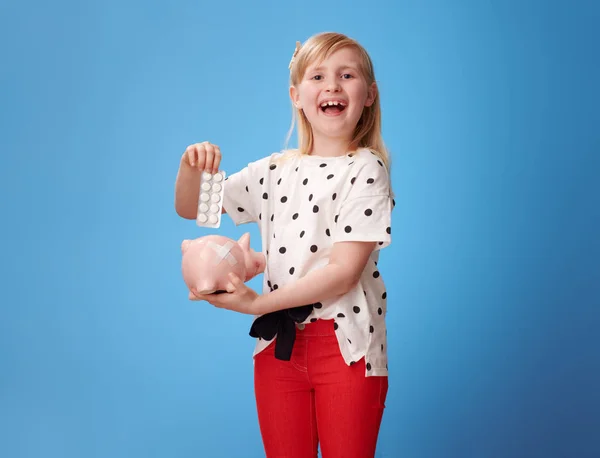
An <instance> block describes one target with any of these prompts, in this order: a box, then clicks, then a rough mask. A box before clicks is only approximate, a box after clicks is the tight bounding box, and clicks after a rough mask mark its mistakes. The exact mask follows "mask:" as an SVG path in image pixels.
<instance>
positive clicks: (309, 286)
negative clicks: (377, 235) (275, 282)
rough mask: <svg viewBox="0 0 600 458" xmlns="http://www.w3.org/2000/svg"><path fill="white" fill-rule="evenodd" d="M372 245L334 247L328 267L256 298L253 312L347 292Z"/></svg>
mask: <svg viewBox="0 0 600 458" xmlns="http://www.w3.org/2000/svg"><path fill="white" fill-rule="evenodd" d="M374 248H375V242H339V243H334V245H333V249H332V252H331V256H330V258H329V263H328V264H327V265H326V266H325V267H322V268H320V269H316V270H313V271H312V272H310V273H308V274H307V275H306V276H304V277H302V278H300V279H299V280H298V281H296V282H294V283H290V284H288V285H286V286H283V287H281V288H279V289H277V290H275V291H272V292H270V293H268V294H263V295H260V296H258V297H257V298H256V300H255V303H254V306H255V307H256V310H255V311H254V313H255V314H257V315H262V314H265V313H269V312H275V311H277V310H283V309H287V308H292V307H296V306H300V305H308V304H314V303H315V302H319V301H323V300H326V299H330V298H332V297H335V296H339V295H342V294H344V293H346V292H348V291H350V290H351V289H352V288H353V287H354V286H355V285H356V284H357V283H358V281H359V279H360V276H361V274H362V272H363V270H364V268H365V266H366V264H367V261H368V259H369V256H370V254H371V252H372V251H373V249H374Z"/></svg>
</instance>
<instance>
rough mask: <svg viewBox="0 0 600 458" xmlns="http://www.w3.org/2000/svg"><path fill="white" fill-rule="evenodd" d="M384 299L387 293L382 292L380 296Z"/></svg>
mask: <svg viewBox="0 0 600 458" xmlns="http://www.w3.org/2000/svg"><path fill="white" fill-rule="evenodd" d="M386 297H387V292H385V291H384V292H383V294H382V295H381V298H382V299H385V298H386Z"/></svg>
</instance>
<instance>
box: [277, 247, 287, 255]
mask: <svg viewBox="0 0 600 458" xmlns="http://www.w3.org/2000/svg"><path fill="white" fill-rule="evenodd" d="M285 251H286V250H285V247H284V246H282V247H281V248H279V252H280V253H281V254H283V253H285Z"/></svg>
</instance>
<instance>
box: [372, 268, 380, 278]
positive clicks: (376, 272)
mask: <svg viewBox="0 0 600 458" xmlns="http://www.w3.org/2000/svg"><path fill="white" fill-rule="evenodd" d="M373 278H379V271H378V270H376V271H375V272H373Z"/></svg>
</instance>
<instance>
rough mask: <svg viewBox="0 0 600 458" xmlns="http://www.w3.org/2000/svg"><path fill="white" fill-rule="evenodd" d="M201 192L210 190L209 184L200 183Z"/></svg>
mask: <svg viewBox="0 0 600 458" xmlns="http://www.w3.org/2000/svg"><path fill="white" fill-rule="evenodd" d="M202 190H203V191H209V190H210V183H207V182H206V181H205V182H204V183H202Z"/></svg>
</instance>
